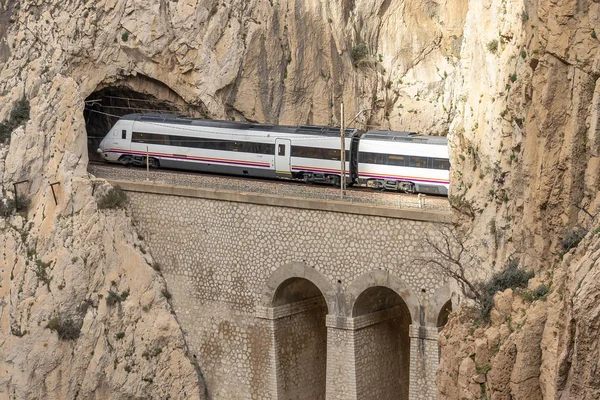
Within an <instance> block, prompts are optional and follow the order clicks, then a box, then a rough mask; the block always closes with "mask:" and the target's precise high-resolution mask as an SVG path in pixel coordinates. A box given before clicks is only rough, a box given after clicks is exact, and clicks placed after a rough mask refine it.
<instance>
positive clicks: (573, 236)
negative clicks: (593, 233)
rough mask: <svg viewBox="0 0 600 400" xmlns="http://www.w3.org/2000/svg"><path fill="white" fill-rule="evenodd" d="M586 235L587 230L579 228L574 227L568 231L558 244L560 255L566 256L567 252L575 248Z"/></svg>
mask: <svg viewBox="0 0 600 400" xmlns="http://www.w3.org/2000/svg"><path fill="white" fill-rule="evenodd" d="M586 234H587V230H586V229H585V228H582V227H581V226H576V227H575V228H573V229H571V230H570V231H567V232H566V233H564V234H563V236H562V238H561V239H560V243H559V247H560V250H561V255H563V254H566V253H568V252H569V250H571V249H573V248H575V247H577V245H578V244H579V242H581V240H582V239H583V238H584V237H585V235H586Z"/></svg>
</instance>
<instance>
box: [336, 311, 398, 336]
mask: <svg viewBox="0 0 600 400" xmlns="http://www.w3.org/2000/svg"><path fill="white" fill-rule="evenodd" d="M402 310H403V308H402V307H400V306H395V307H391V308H387V309H385V310H381V311H376V312H372V313H369V314H365V315H360V316H358V317H340V316H337V315H327V316H326V317H325V325H327V327H328V328H336V329H343V330H348V331H357V330H359V329H363V328H366V327H368V326H371V325H375V324H379V323H381V322H383V321H387V320H388V319H392V318H396V317H399V316H401V315H402Z"/></svg>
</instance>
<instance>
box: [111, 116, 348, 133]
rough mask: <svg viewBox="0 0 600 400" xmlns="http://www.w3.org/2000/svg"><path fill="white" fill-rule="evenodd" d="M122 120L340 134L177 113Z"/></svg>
mask: <svg viewBox="0 0 600 400" xmlns="http://www.w3.org/2000/svg"><path fill="white" fill-rule="evenodd" d="M121 119H122V120H132V121H140V122H150V123H161V124H173V125H188V126H189V125H192V126H207V127H213V128H227V129H240V130H257V131H266V132H280V133H296V134H301V135H315V136H331V137H334V136H337V137H339V136H340V128H339V127H338V128H335V127H328V126H316V125H298V126H287V125H269V124H258V123H254V122H244V121H240V122H236V121H218V120H210V119H202V118H191V117H186V116H183V115H177V114H128V115H125V116H123V117H121ZM344 131H345V136H346V137H352V136H354V135H356V134H357V133H359V130H358V129H355V128H352V129H350V128H347V129H345V130H344Z"/></svg>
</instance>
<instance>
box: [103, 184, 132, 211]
mask: <svg viewBox="0 0 600 400" xmlns="http://www.w3.org/2000/svg"><path fill="white" fill-rule="evenodd" d="M126 202H127V195H126V194H125V192H124V191H123V190H122V189H121V188H120V187H119V186H115V187H112V188H110V190H109V191H108V192H106V194H104V195H103V196H102V197H100V199H99V200H98V208H99V209H101V210H102V209H106V208H123V207H124V206H125V203H126Z"/></svg>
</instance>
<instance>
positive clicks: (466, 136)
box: [0, 0, 600, 398]
mask: <svg viewBox="0 0 600 400" xmlns="http://www.w3.org/2000/svg"><path fill="white" fill-rule="evenodd" d="M599 13H600V3H599V2H598V1H597V0H593V1H589V0H588V1H580V0H578V1H576V0H568V1H563V2H555V1H550V0H484V1H480V0H477V1H476V0H473V1H468V0H429V1H422V0H343V1H341V0H336V1H330V2H307V1H303V0H286V1H271V0H269V1H264V0H250V1H245V0H224V1H217V0H210V1H204V2H198V1H197V0H179V1H169V0H161V1H158V2H151V1H133V0H102V1H97V2H94V1H88V2H66V3H65V2H60V1H58V0H51V1H45V2H41V1H35V0H28V1H21V2H14V1H1V2H0V121H3V120H5V119H6V118H7V117H8V116H9V115H10V112H11V110H12V109H13V107H14V106H15V104H16V102H17V100H18V99H20V98H22V97H25V98H27V99H29V101H30V104H31V119H30V121H29V122H28V123H27V124H26V125H25V126H24V127H20V128H18V129H16V130H14V131H13V132H12V135H11V141H10V148H9V149H8V150H6V149H4V150H1V151H0V155H1V158H2V160H3V162H2V163H1V164H0V173H1V174H2V181H3V182H5V183H4V185H5V186H4V187H3V193H2V194H3V197H4V196H8V197H12V196H13V194H7V193H6V191H7V190H8V189H11V190H12V185H11V183H14V182H18V181H26V182H24V183H22V184H20V186H19V190H20V193H22V194H24V195H25V196H26V197H28V198H29V199H30V200H31V205H30V209H29V211H28V212H27V213H26V215H24V216H23V217H21V216H13V217H11V218H9V219H7V220H6V221H5V222H3V223H2V224H3V225H2V238H3V241H2V243H1V244H0V245H1V246H2V248H3V254H4V256H3V258H2V261H1V264H0V265H1V268H0V273H1V274H2V275H1V276H2V281H1V285H2V286H1V288H0V293H2V296H1V301H0V321H1V327H2V328H1V335H0V354H2V355H3V357H0V368H2V370H3V374H0V391H1V393H9V394H12V396H13V397H15V398H45V397H48V396H50V397H52V396H54V397H62V396H74V395H75V394H76V393H79V394H81V395H84V394H85V397H92V396H97V397H105V396H104V395H105V394H106V393H108V392H111V393H115V394H118V395H117V396H119V397H125V398H129V397H131V398H136V397H138V398H148V397H151V396H156V397H158V398H163V397H165V396H167V395H169V396H171V397H180V398H181V397H188V398H192V397H198V396H201V395H202V393H203V388H202V384H201V382H200V380H199V378H198V374H197V373H196V367H195V366H194V365H192V363H191V362H190V360H188V359H187V358H186V349H185V343H183V339H182V335H181V332H180V331H179V328H178V327H177V322H176V320H175V317H174V316H173V315H171V314H170V308H169V306H168V302H167V301H166V300H165V299H164V295H163V294H162V293H161V292H162V291H163V289H164V282H163V280H162V279H161V277H160V276H159V275H158V274H157V273H156V271H154V270H153V269H152V268H151V267H150V266H149V265H148V263H150V262H151V259H150V258H149V256H148V255H144V254H143V253H144V251H142V248H143V240H142V239H140V238H138V237H137V235H136V234H135V232H134V230H133V228H132V227H131V220H130V218H129V217H127V213H126V211H98V209H97V206H96V199H95V198H96V197H97V196H98V195H99V194H101V193H102V192H103V191H104V190H106V188H104V189H102V188H103V186H102V184H101V183H99V184H98V188H96V189H94V185H93V184H92V180H91V177H90V176H88V174H87V172H86V166H87V162H88V154H87V150H88V149H87V144H86V129H85V125H86V121H85V120H84V117H83V115H84V114H83V110H84V108H85V103H84V100H85V99H86V98H87V97H88V96H90V95H91V94H92V93H94V92H95V91H98V90H100V89H102V88H107V87H111V86H113V87H126V88H129V89H131V90H135V91H137V92H140V93H144V94H151V95H153V96H155V97H157V98H160V99H162V100H168V101H170V102H172V103H173V104H175V105H176V106H177V107H180V106H183V105H185V107H182V108H181V109H182V110H186V111H187V112H192V113H196V114H200V115H206V116H209V117H213V118H235V119H247V120H252V121H259V122H270V123H282V124H297V123H311V124H336V123H339V115H338V114H339V112H338V110H339V105H340V103H341V102H342V101H344V103H345V105H346V115H345V119H346V121H349V120H350V119H352V118H353V116H354V115H355V114H356V113H358V112H359V111H361V110H364V109H368V111H367V112H366V113H363V114H361V115H360V116H359V117H357V122H356V124H357V125H358V126H359V127H361V128H368V129H370V128H373V127H380V128H383V129H387V128H391V129H401V130H416V131H419V132H423V133H428V134H444V135H445V134H448V135H449V137H450V143H451V152H452V176H453V177H452V197H451V199H452V202H453V204H454V205H455V207H456V208H457V210H458V214H459V215H460V216H463V217H465V218H463V223H465V224H467V225H468V226H469V227H470V228H471V232H472V237H471V239H470V240H471V242H472V243H471V244H472V246H471V247H472V248H477V249H478V250H477V251H478V256H479V257H480V258H481V259H482V264H483V266H484V268H481V267H480V266H478V268H479V270H481V271H483V272H482V275H486V274H487V273H488V272H489V271H491V269H492V266H493V265H494V264H496V265H503V263H504V261H505V260H506V259H507V258H508V257H509V256H510V255H515V254H516V255H518V256H519V258H521V260H522V262H523V263H524V265H526V266H527V267H531V268H534V269H535V270H536V271H538V272H540V273H541V275H543V272H542V271H549V270H551V269H552V268H550V267H549V265H550V264H551V263H552V261H553V259H554V256H555V255H556V252H557V246H558V245H559V243H560V240H559V238H560V237H561V235H562V234H563V231H564V230H565V229H567V228H569V227H572V226H574V225H577V224H580V225H583V226H585V227H586V228H588V227H589V221H590V219H589V215H594V214H595V213H596V212H597V210H598V207H599V205H600V195H599V192H600V174H599V173H598V171H599V170H600V169H599V166H600V162H599V161H600V158H599V157H600V128H599V125H598V118H599V115H598V112H599V111H598V110H599V102H600V100H599V92H600V89H599V84H598V77H599V76H600V51H599V49H600V44H599V42H598V37H597V34H600V32H596V31H595V27H597V26H598V21H599ZM186 107H187V108H186ZM56 182H59V183H60V185H55V186H54V189H55V190H56V191H57V204H55V202H54V197H53V195H52V190H51V188H50V184H51V183H56ZM590 240H592V239H590ZM140 246H141V247H140ZM586 254H587V253H586ZM589 256H590V257H591V256H592V253H589ZM581 257H582V261H581V263H582V265H583V263H585V262H586V261H585V260H584V258H585V257H587V256H586V255H585V254H584V255H582V256H581ZM591 259H592V258H590V260H591ZM596 259H597V258H596ZM576 265H579V264H577V263H575V262H574V261H573V263H568V260H567V259H565V261H564V262H563V263H562V264H560V266H558V267H556V268H555V269H554V276H555V277H557V276H563V277H564V280H563V281H564V282H571V281H569V279H571V278H569V277H574V276H575V275H576V274H575V269H577V268H578V267H576ZM586 265H587V264H586ZM594 265H597V262H596V264H594ZM594 270H595V269H594V268H592V269H591V270H590V271H591V272H589V273H587V275H586V276H588V275H589V274H591V273H592V272H593V271H594ZM561 274H562V275H561ZM556 282H558V279H557V278H555V282H554V286H553V287H555V288H556V287H558V286H557V285H558V284H557V283H556ZM586 282H589V284H586ZM593 282H594V280H591V277H590V280H589V281H588V280H586V279H584V280H583V281H582V285H581V287H580V288H578V289H577V291H575V289H573V292H572V293H575V292H577V295H576V297H575V298H574V299H575V300H577V299H580V300H578V301H575V302H573V304H571V303H566V304H565V310H564V311H562V312H564V313H565V315H568V316H569V318H571V319H569V320H568V321H570V322H569V326H570V328H569V329H567V328H566V327H564V328H561V329H562V330H559V331H557V332H558V333H557V336H556V339H554V338H553V337H552V336H550V337H547V335H546V331H547V330H548V326H549V325H548V324H550V323H552V322H551V321H556V323H557V324H558V323H559V322H560V321H562V323H565V321H566V320H565V319H562V318H558V317H556V316H554V314H553V313H549V312H547V311H546V309H548V306H547V304H548V303H544V304H542V303H536V304H535V306H534V307H533V308H528V307H525V306H524V305H519V304H520V303H519V301H520V300H514V299H513V300H511V301H508V300H506V301H505V303H506V304H505V306H506V305H507V304H510V305H511V306H510V307H509V308H510V310H511V311H510V312H509V311H508V308H507V307H508V306H506V307H502V306H499V308H498V309H497V310H496V312H497V313H499V314H498V315H499V316H500V317H499V319H495V321H496V322H494V324H495V325H493V326H492V328H490V329H489V330H487V331H483V330H475V332H474V333H477V332H480V333H477V335H478V336H477V337H476V338H475V340H474V343H473V349H471V348H469V350H468V351H467V350H465V351H466V352H469V353H470V352H473V354H475V356H474V358H475V360H471V361H472V362H470V361H465V363H464V364H461V368H460V369H459V372H458V373H459V377H469V379H462V378H461V379H460V385H458V384H456V381H453V380H452V379H454V378H452V379H450V378H449V380H448V381H447V382H446V381H444V382H446V383H443V382H442V384H441V386H440V390H441V391H442V393H443V394H446V395H447V396H449V397H453V398H454V397H456V396H462V395H463V394H464V395H465V396H467V397H468V396H478V395H479V396H480V395H481V393H480V392H477V390H478V389H479V390H480V391H481V385H482V384H484V385H485V384H487V383H490V382H491V383H490V385H491V387H493V388H494V389H493V390H494V391H495V393H497V395H498V396H505V395H506V396H508V395H509V394H510V393H513V394H515V393H518V395H519V397H520V396H529V395H531V396H533V397H535V396H538V395H539V393H542V394H544V395H548V396H550V397H552V396H554V397H557V396H561V395H562V396H563V397H564V396H567V397H568V395H570V396H573V397H582V398H585V397H586V396H587V397H588V398H593V397H594V395H595V394H596V392H595V390H596V389H595V388H596V387H597V386H595V385H597V383H594V382H597V381H598V380H597V379H595V375H594V374H595V370H596V369H595V367H594V368H593V369H591V370H587V371H592V372H591V373H583V372H580V371H583V370H580V369H578V368H586V366H587V365H588V362H587V361H585V360H590V361H589V363H591V362H592V361H591V360H592V358H591V356H589V357H590V358H586V357H588V356H587V355H586V353H585V352H584V350H585V349H586V346H587V347H589V349H590V352H591V354H595V353H593V352H594V351H595V350H594V349H595V347H593V343H594V338H595V336H594V325H593V323H592V322H593V321H595V319H594V318H595V317H593V316H594V315H595V314H594V313H595V312H596V311H595V308H594V307H595V306H594V305H593V303H591V302H590V303H587V302H586V301H587V300H585V299H593V298H595V297H597V294H598V288H597V287H595V286H594V284H593ZM565 285H566V284H565ZM575 285H576V286H577V283H576V284H575ZM127 290H128V291H129V295H128V296H125V297H126V298H124V299H121V297H119V300H117V301H116V303H115V304H113V305H112V306H110V305H108V304H107V296H108V295H109V291H111V292H114V293H115V294H116V295H118V296H121V294H123V293H127ZM565 290H566V289H565ZM583 290H585V291H586V292H585V293H586V297H583V295H581V296H580V295H579V293H581V291H583ZM557 291H558V289H556V290H555V291H554V292H553V294H552V295H551V296H550V297H549V300H548V301H553V300H552V299H553V296H558V294H556V293H558V292H557ZM505 296H508V295H507V294H505ZM111 298H113V299H114V295H113V296H112V297H111ZM516 298H517V299H518V296H517V297H516ZM563 298H564V297H563ZM561 301H562V300H561ZM515 302H516V303H515ZM515 304H516V305H515ZM499 305H500V303H499ZM520 308H524V309H525V308H527V309H526V310H525V315H523V316H521V315H520V314H519V315H515V316H514V318H515V319H517V317H518V318H523V321H525V320H526V321H527V322H526V323H525V325H523V327H522V329H525V327H527V329H531V332H532V334H531V335H527V334H523V335H521V336H519V334H518V332H514V333H511V332H507V329H508V331H510V329H509V328H508V327H507V324H506V323H505V322H502V318H501V316H504V318H506V317H507V316H510V317H511V319H512V318H513V314H514V313H515V312H516V313H517V314H518V313H520V311H515V310H519V309H520ZM552 309H553V311H555V310H556V309H555V308H552ZM464 318H466V317H464ZM556 318H558V319H556ZM69 321H70V322H69ZM50 322H52V324H50ZM49 324H50V326H51V327H53V328H55V329H54V330H52V329H50V328H48V325H49ZM69 326H72V327H75V328H77V329H81V333H80V335H79V337H77V338H69V339H67V338H65V337H64V334H61V335H63V339H59V338H58V334H57V328H58V327H63V328H64V327H69ZM77 329H75V331H77ZM464 329H467V328H465V324H464V323H461V319H460V318H454V319H451V321H450V325H449V327H448V330H447V332H450V333H449V335H450V336H449V338H448V339H443V340H442V343H443V344H444V349H445V350H444V351H455V352H456V353H457V354H463V355H464V354H466V353H465V352H462V351H463V350H464V347H463V345H462V344H461V343H459V342H456V341H455V339H456V338H457V337H461V336H456V335H460V334H462V333H464V332H463V330H464ZM540 329H541V330H542V331H543V333H542V337H543V338H545V339H544V340H546V341H548V344H547V345H546V344H544V345H545V346H548V348H549V349H554V350H552V351H553V353H549V352H547V351H545V350H544V351H542V352H541V354H540V352H539V349H537V350H536V346H535V345H534V344H535V343H536V342H535V339H534V338H535V337H538V336H539V335H538V333H539V331H540ZM58 331H61V332H62V331H63V330H62V328H61V329H58ZM455 332H456V333H455ZM523 332H525V331H524V330H523ZM121 333H123V335H121ZM447 334H448V333H447ZM116 335H118V336H122V337H121V338H117V336H116ZM444 335H445V334H444ZM67 336H69V335H68V334H67ZM527 340H533V341H532V342H531V343H529V344H528V343H525V342H526V341H527ZM501 342H502V343H504V344H502V346H501V348H500V349H499V350H498V353H497V354H496V356H494V357H495V358H494V360H495V359H498V360H500V358H502V357H503V358H504V360H506V363H505V365H514V366H515V367H514V368H511V369H510V371H509V370H508V367H506V371H504V372H502V371H500V369H501V368H500V367H495V368H494V369H493V370H492V371H494V372H492V371H488V372H489V373H488V374H487V375H486V374H485V373H483V370H481V368H482V365H481V362H480V361H481V360H479V359H478V357H482V359H487V358H489V357H491V356H489V354H490V350H489V349H490V348H491V349H492V350H493V351H492V353H493V352H494V351H495V346H497V345H498V343H501ZM510 343H512V344H510ZM532 343H533V344H532ZM544 343H546V342H544ZM157 349H160V352H159V351H158V350H157ZM451 349H454V350H451ZM459 350H460V351H459ZM480 352H482V353H481V355H479V354H480ZM563 353H564V354H563ZM549 354H554V355H553V356H549ZM565 354H566V355H565ZM492 355H493V354H492ZM525 355H526V357H525ZM559 355H560V357H559ZM567 355H569V356H568V357H567ZM488 356H489V357H488ZM549 357H550V358H549ZM553 357H554V358H553ZM561 357H562V358H561ZM569 357H571V358H569ZM463 358H464V357H463ZM469 359H470V358H469ZM530 359H531V360H532V361H531V362H530V363H529V361H528V360H530ZM559 359H560V360H565V361H560V362H558V361H556V360H559ZM478 360H479V361H478ZM540 360H541V361H540ZM566 360H569V361H566ZM574 360H575V361H577V362H574ZM538 361H539V362H538ZM528 363H529V364H528ZM445 365H446V366H445V367H443V368H442V370H441V372H440V374H441V376H444V374H446V373H447V372H448V371H451V370H452V368H453V367H452V365H451V364H445ZM499 365H500V362H499V361H498V366H499ZM478 366H479V367H480V369H479V371H478V370H477V367H478ZM126 367H127V369H125V368H126ZM200 367H201V366H200ZM515 368H517V369H516V370H515ZM532 368H533V369H532ZM484 369H486V368H484ZM496 371H498V372H496ZM515 371H517V372H515ZM536 371H538V372H536ZM4 372H6V373H4ZM536 373H537V376H538V378H535V376H536ZM461 374H462V375H461ZM472 377H474V378H473V379H471V378H472ZM485 379H487V383H486V381H485ZM481 381H484V382H481ZM451 382H453V383H451ZM536 385H537V386H536ZM536 388H537V389H536ZM467 394H468V395H467Z"/></svg>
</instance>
